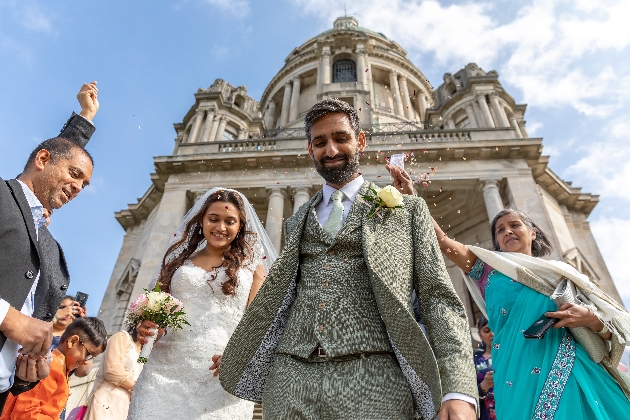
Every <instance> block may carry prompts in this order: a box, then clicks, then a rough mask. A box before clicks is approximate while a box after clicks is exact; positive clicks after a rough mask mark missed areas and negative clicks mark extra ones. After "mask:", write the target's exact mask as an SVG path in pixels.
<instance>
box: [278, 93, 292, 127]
mask: <svg viewBox="0 0 630 420" xmlns="http://www.w3.org/2000/svg"><path fill="white" fill-rule="evenodd" d="M290 103H291V82H286V83H285V84H284V97H283V98H282V109H281V110H280V127H283V128H284V127H286V125H287V123H288V122H289V107H290V106H291V105H290Z"/></svg>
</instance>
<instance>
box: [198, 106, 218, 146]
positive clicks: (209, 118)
mask: <svg viewBox="0 0 630 420" xmlns="http://www.w3.org/2000/svg"><path fill="white" fill-rule="evenodd" d="M214 116H215V114H211V113H210V111H208V114H207V115H206V122H205V123H204V125H203V131H202V132H201V141H202V142H206V141H208V139H209V138H210V133H212V125H213V124H214Z"/></svg>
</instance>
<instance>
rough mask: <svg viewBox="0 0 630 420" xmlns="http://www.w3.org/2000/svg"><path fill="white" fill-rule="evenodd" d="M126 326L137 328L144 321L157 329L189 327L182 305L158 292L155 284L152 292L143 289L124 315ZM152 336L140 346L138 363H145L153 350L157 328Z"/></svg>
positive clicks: (171, 297)
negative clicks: (151, 323)
mask: <svg viewBox="0 0 630 420" xmlns="http://www.w3.org/2000/svg"><path fill="white" fill-rule="evenodd" d="M125 316H126V321H125V322H126V324H127V325H130V326H134V327H135V326H137V325H138V324H139V323H141V322H142V321H144V320H149V321H152V322H155V323H156V324H157V325H158V327H159V328H170V329H172V330H180V329H182V328H183V327H184V325H190V324H189V323H188V321H187V320H186V313H185V312H184V307H183V305H182V303H181V302H180V301H179V300H177V299H175V298H174V297H173V296H171V295H170V294H168V293H164V292H162V291H161V290H160V285H159V284H156V285H155V289H153V291H151V292H150V291H148V290H147V289H144V293H143V294H141V295H140V296H138V298H137V299H136V300H134V301H133V302H132V303H131V305H129V309H128V310H127V312H126V313H125ZM152 331H153V333H154V335H152V336H150V337H147V339H148V340H149V341H148V342H147V344H144V345H143V346H142V351H141V352H140V357H138V363H146V362H147V360H148V359H149V354H151V350H152V349H153V343H155V339H156V338H157V328H153V329H152Z"/></svg>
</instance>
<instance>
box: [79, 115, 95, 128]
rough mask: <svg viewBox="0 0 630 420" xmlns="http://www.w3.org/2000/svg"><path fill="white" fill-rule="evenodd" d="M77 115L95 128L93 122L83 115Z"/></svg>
mask: <svg viewBox="0 0 630 420" xmlns="http://www.w3.org/2000/svg"><path fill="white" fill-rule="evenodd" d="M77 115H78V116H79V118H83V119H84V120H85V121H87V122H89V123H90V125H92V126H94V123H93V122H92V121H90V120H88V119H87V118H85V117H84V116H83V115H81V114H77Z"/></svg>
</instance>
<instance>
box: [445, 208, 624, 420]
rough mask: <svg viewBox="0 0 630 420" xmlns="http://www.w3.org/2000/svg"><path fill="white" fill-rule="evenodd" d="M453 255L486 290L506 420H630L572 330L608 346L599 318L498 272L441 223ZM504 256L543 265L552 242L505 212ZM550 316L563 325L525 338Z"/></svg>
mask: <svg viewBox="0 0 630 420" xmlns="http://www.w3.org/2000/svg"><path fill="white" fill-rule="evenodd" d="M434 227H435V231H436V234H437V236H438V241H439V242H440V247H441V248H442V250H443V252H444V253H445V255H446V256H447V257H448V258H449V259H450V260H451V261H453V262H454V263H455V264H456V265H457V266H459V267H460V268H461V269H462V270H463V271H464V272H465V273H467V274H468V276H469V277H470V278H471V279H472V280H474V281H475V282H476V283H477V285H478V290H479V291H480V292H481V296H482V297H483V298H484V300H485V309H486V312H487V314H488V321H489V322H488V325H489V327H490V328H491V329H492V331H494V340H493V344H492V360H493V366H494V369H495V372H494V396H495V400H496V414H497V419H499V420H518V419H523V420H525V419H554V418H555V419H571V420H579V419H588V420H591V419H593V420H595V419H597V420H618V419H630V402H629V401H628V399H627V397H626V395H625V394H624V392H623V391H622V389H621V388H620V386H619V384H618V383H617V382H616V381H615V379H614V378H613V377H612V376H611V375H610V374H609V373H608V372H607V371H606V369H604V367H602V366H601V365H600V364H597V363H595V362H593V361H592V360H591V359H590V358H589V356H588V354H587V353H586V351H585V350H584V348H583V347H582V346H581V345H580V344H578V343H577V342H576V341H575V339H574V338H573V336H572V335H571V333H570V332H569V330H568V328H567V327H572V328H573V327H579V326H583V327H588V328H590V329H591V330H593V331H595V332H596V333H598V334H599V335H600V336H601V337H602V338H603V339H605V340H610V339H611V338H612V334H611V332H610V331H608V330H607V328H606V327H605V326H604V324H603V323H602V322H601V321H600V319H599V318H598V317H597V316H595V314H594V313H593V312H591V311H590V310H588V309H586V308H585V307H583V306H579V305H572V304H565V305H563V306H562V307H561V308H560V309H557V308H556V305H555V303H554V301H552V300H551V299H549V297H548V296H545V295H544V294H541V293H539V292H537V291H536V290H533V289H531V288H529V287H527V286H525V285H524V284H522V283H520V282H518V281H516V280H515V279H513V278H510V277H508V276H506V275H505V274H503V273H501V272H499V271H497V270H495V269H494V268H493V267H491V266H490V265H489V264H487V263H485V262H484V261H482V259H481V258H479V257H478V256H477V255H476V254H475V253H473V252H472V251H471V250H470V249H469V248H468V247H466V246H465V245H463V244H461V243H459V242H457V241H455V240H453V239H450V238H448V236H446V234H445V233H444V232H443V231H442V229H440V227H439V226H438V225H437V223H436V222H435V221H434ZM491 234H492V240H493V243H494V247H495V250H496V251H502V252H513V253H522V254H525V255H531V256H534V257H542V256H544V255H546V254H548V253H549V252H550V251H551V246H550V241H549V240H548V239H547V237H546V235H545V234H544V233H543V232H542V230H540V228H539V227H538V226H536V224H535V223H534V222H533V221H532V220H531V219H530V218H529V217H528V216H527V215H525V214H524V213H522V212H519V211H516V210H504V211H502V212H500V213H499V214H498V215H497V216H496V217H495V218H494V220H493V221H492V224H491ZM542 314H546V315H547V316H548V317H551V318H560V321H559V322H558V323H557V324H556V325H555V328H553V329H551V330H549V331H548V332H547V333H546V335H545V336H544V338H543V339H526V338H525V337H524V336H523V331H524V330H526V329H527V328H528V327H530V326H531V325H532V324H533V323H534V322H535V321H536V320H537V319H538V318H539V317H540V316H541V315H542Z"/></svg>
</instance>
